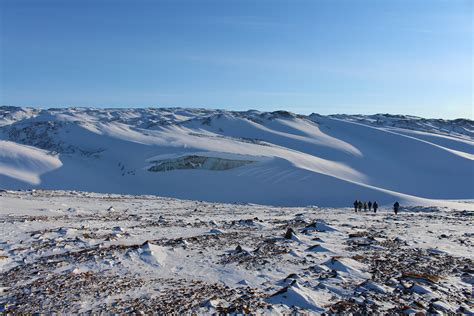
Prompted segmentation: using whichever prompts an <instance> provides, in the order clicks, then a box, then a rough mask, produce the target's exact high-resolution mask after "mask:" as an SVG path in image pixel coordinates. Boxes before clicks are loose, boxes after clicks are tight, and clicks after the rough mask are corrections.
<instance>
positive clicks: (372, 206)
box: [354, 200, 400, 214]
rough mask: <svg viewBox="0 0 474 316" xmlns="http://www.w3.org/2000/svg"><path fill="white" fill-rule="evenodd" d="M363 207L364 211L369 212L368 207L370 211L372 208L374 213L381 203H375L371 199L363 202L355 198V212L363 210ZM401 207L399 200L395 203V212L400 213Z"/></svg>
mask: <svg viewBox="0 0 474 316" xmlns="http://www.w3.org/2000/svg"><path fill="white" fill-rule="evenodd" d="M362 208H363V209H364V211H366V212H367V209H368V210H369V212H370V211H372V209H373V210H374V213H377V209H378V208H379V205H378V204H377V201H374V202H373V203H372V202H371V201H369V202H362V201H360V200H355V201H354V210H355V212H356V213H357V212H358V211H359V212H362ZM399 209H400V203H398V202H395V203H394V204H393V211H394V212H395V214H398V210H399Z"/></svg>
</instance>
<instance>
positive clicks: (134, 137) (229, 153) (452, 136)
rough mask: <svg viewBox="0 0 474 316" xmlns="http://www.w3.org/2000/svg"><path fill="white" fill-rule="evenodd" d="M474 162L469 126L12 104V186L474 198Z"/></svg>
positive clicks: (220, 194)
mask: <svg viewBox="0 0 474 316" xmlns="http://www.w3.org/2000/svg"><path fill="white" fill-rule="evenodd" d="M473 160H474V122H473V121H470V120H466V119H458V120H435V119H423V118H418V117H413V116H404V115H388V114H376V115H367V116H366V115H329V116H322V115H318V114H311V115H309V116H305V115H297V114H293V113H291V112H287V111H276V112H259V111H254V110H251V111H245V112H235V111H225V110H207V109H182V108H147V109H97V108H67V109H48V110H44V109H33V108H19V107H7V106H3V107H0V187H1V188H8V189H17V188H47V189H72V190H83V191H94V192H110V193H130V194H156V195H162V196H170V197H178V198H188V199H199V200H209V201H218V202H252V203H264V204H274V205H299V206H301V205H310V204H314V205H321V206H348V205H349V206H350V205H351V203H352V201H353V200H355V199H362V200H374V199H376V200H377V201H378V202H379V204H389V203H393V201H394V200H399V201H402V202H403V203H409V204H419V205H424V204H436V203H440V202H439V201H433V200H434V199H442V200H459V199H462V200H464V199H474V189H473V188H474V163H473ZM443 203H444V202H443Z"/></svg>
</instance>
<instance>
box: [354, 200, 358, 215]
mask: <svg viewBox="0 0 474 316" xmlns="http://www.w3.org/2000/svg"><path fill="white" fill-rule="evenodd" d="M358 207H359V201H357V200H355V201H354V211H355V212H356V213H357V208H358Z"/></svg>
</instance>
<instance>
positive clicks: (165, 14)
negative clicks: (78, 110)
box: [0, 0, 474, 118]
mask: <svg viewBox="0 0 474 316" xmlns="http://www.w3.org/2000/svg"><path fill="white" fill-rule="evenodd" d="M473 2H474V1H471V0H446V1H437V0H430V1H427V0H421V1H417V0H405V1H401V0H398V1H395V0H372V1H363V0H347V1H337V0H335V1H333V0H328V1H320V0H311V1H302V0H291V1H290V0H288V1H277V0H274V1H273V0H272V1H270V0H259V1H244V0H242V1H236V0H216V1H205V0H202V1H201V0H199V1H198V0H189V1H184V0H174V1H171V0H169V1H160V0H155V1H151V0H128V1H125V0H54V1H53V0H0V10H1V33H0V34H1V43H0V45H1V47H0V49H1V64H0V74H1V81H0V104H3V105H17V106H42V107H64V106H99V107H148V106H159V107H169V106H182V107H206V108H225V109H232V110H246V109H259V110H264V111H267V110H277V109H286V110H289V111H293V112H297V113H311V112H317V113H321V114H331V113H363V114H373V113H399V114H412V115H419V116H423V117H436V118H438V117H442V118H456V117H466V118H473V22H472V19H473Z"/></svg>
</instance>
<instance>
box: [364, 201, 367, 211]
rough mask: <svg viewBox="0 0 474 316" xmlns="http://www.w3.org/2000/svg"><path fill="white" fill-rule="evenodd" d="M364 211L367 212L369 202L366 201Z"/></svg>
mask: <svg viewBox="0 0 474 316" xmlns="http://www.w3.org/2000/svg"><path fill="white" fill-rule="evenodd" d="M364 211H366V212H367V202H364Z"/></svg>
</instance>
